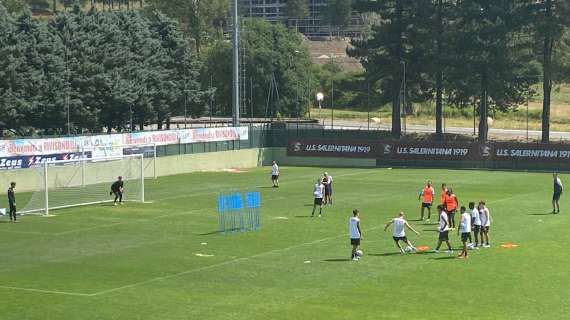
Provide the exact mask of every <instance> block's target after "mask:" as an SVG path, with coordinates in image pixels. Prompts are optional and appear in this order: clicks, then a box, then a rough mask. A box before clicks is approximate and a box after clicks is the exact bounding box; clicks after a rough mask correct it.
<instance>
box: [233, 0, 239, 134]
mask: <svg viewBox="0 0 570 320" xmlns="http://www.w3.org/2000/svg"><path fill="white" fill-rule="evenodd" d="M233 5H234V7H233V17H234V29H233V37H232V46H233V94H232V110H233V112H232V125H233V126H234V127H239V96H240V92H239V46H238V43H239V38H238V33H239V16H238V0H234V1H233Z"/></svg>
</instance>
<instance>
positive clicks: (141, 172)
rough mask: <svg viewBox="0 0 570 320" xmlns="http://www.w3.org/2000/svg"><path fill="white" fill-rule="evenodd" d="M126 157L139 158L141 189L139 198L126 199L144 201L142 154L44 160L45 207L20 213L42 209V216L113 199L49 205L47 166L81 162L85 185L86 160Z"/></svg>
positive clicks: (99, 160) (107, 159)
mask: <svg viewBox="0 0 570 320" xmlns="http://www.w3.org/2000/svg"><path fill="white" fill-rule="evenodd" d="M128 158H134V159H136V158H138V159H140V161H139V165H140V188H141V189H140V199H138V200H127V201H140V202H143V203H144V155H143V154H132V155H124V156H115V157H99V158H83V159H74V160H58V161H52V162H46V163H44V164H42V167H43V168H42V171H43V188H44V190H42V191H43V192H44V193H45V203H44V206H45V208H42V209H37V210H30V211H23V212H21V213H23V214H26V213H32V212H41V211H44V212H45V213H44V214H43V215H44V216H50V214H49V212H50V210H56V209H63V208H71V207H79V206H87V205H93V204H98V203H106V202H112V201H113V200H101V201H92V202H83V203H77V204H70V205H63V206H56V207H50V205H49V193H50V192H49V172H50V170H49V167H53V166H56V165H60V164H66V163H79V162H80V163H82V165H81V167H82V168H81V174H82V184H83V186H84V185H85V164H86V163H87V162H104V161H105V162H106V161H113V160H123V159H128Z"/></svg>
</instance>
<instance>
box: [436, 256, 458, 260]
mask: <svg viewBox="0 0 570 320" xmlns="http://www.w3.org/2000/svg"><path fill="white" fill-rule="evenodd" d="M451 259H457V257H453V256H450V257H438V258H433V260H451Z"/></svg>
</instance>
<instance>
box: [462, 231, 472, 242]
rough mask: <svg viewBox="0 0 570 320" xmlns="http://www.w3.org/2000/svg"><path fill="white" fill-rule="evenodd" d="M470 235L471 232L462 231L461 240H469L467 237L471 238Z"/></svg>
mask: <svg viewBox="0 0 570 320" xmlns="http://www.w3.org/2000/svg"><path fill="white" fill-rule="evenodd" d="M469 236H471V232H462V233H461V241H463V242H467V239H469Z"/></svg>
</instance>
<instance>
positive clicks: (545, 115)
mask: <svg viewBox="0 0 570 320" xmlns="http://www.w3.org/2000/svg"><path fill="white" fill-rule="evenodd" d="M529 7H530V9H531V10H532V12H533V14H534V23H535V30H534V32H535V35H536V38H537V40H538V42H539V43H540V44H541V45H542V48H540V49H539V51H538V52H540V53H541V55H542V61H541V63H542V72H543V81H542V87H543V102H542V139H541V140H542V142H544V143H546V142H548V141H549V140H550V100H551V98H550V97H551V94H552V85H553V82H555V81H556V80H557V78H556V74H555V72H556V71H555V70H557V69H561V68H562V67H563V66H562V65H559V64H557V63H556V62H559V61H560V60H555V59H554V57H555V56H556V54H557V51H558V50H559V49H560V44H561V41H562V39H563V38H564V34H565V32H567V28H568V27H569V26H570V3H568V1H560V0H539V1H532V2H531V3H530V5H529Z"/></svg>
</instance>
